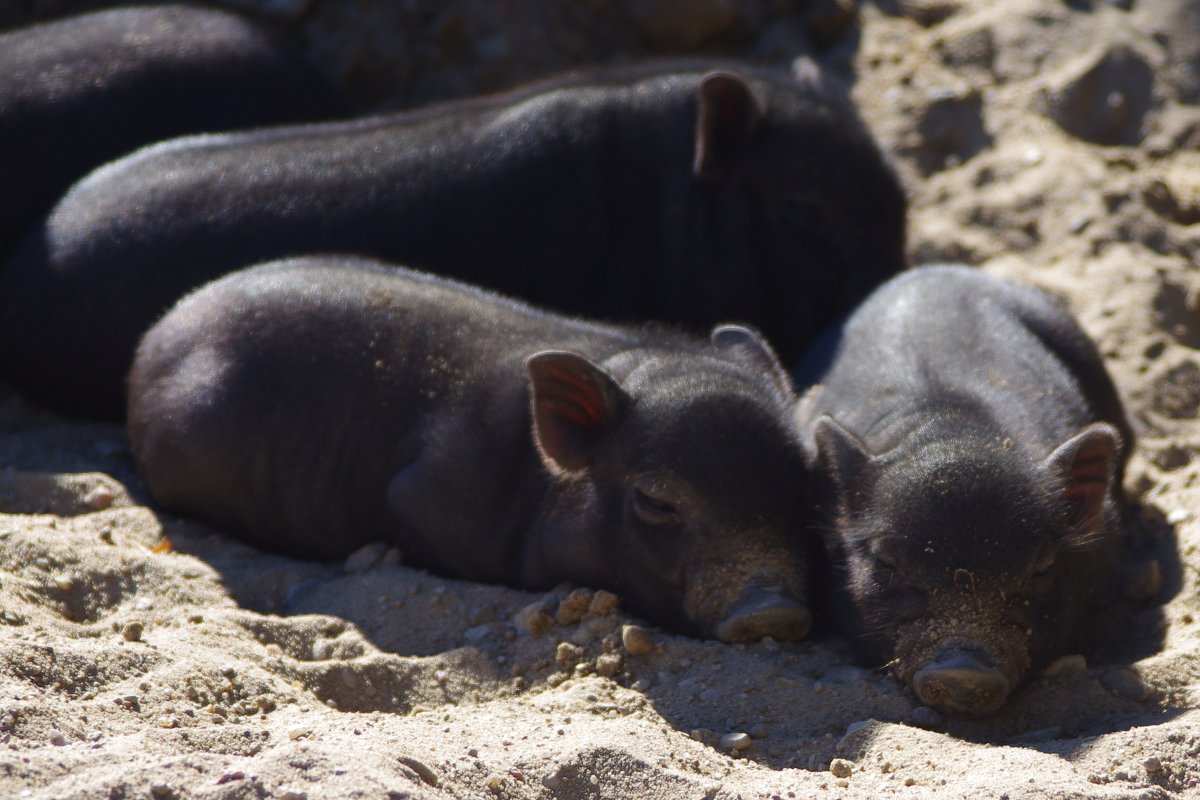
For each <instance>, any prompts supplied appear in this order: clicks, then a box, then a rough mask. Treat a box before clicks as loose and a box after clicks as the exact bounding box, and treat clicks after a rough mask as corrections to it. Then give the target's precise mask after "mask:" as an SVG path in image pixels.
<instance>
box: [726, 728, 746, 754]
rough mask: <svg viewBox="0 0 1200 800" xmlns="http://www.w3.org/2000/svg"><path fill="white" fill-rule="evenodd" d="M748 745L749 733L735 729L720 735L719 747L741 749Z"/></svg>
mask: <svg viewBox="0 0 1200 800" xmlns="http://www.w3.org/2000/svg"><path fill="white" fill-rule="evenodd" d="M749 746H750V734H748V733H742V732H741V731H737V732H734V733H727V734H725V735H724V736H722V737H721V749H723V750H736V751H739V752H740V751H742V750H745V749H746V748H747V747H749Z"/></svg>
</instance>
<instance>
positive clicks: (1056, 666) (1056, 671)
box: [1042, 653, 1087, 678]
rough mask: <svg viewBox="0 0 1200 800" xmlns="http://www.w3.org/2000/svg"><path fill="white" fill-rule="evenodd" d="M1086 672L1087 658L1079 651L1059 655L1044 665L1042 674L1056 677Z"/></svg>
mask: <svg viewBox="0 0 1200 800" xmlns="http://www.w3.org/2000/svg"><path fill="white" fill-rule="evenodd" d="M1085 672H1087V659H1086V658H1084V657H1083V656H1082V655H1080V654H1079V653H1072V654H1071V655H1066V656H1059V657H1058V658H1056V659H1054V660H1053V661H1051V662H1050V663H1049V664H1047V665H1046V668H1045V669H1043V670H1042V675H1043V676H1044V677H1047V678H1058V677H1067V676H1075V675H1082V674H1083V673H1085Z"/></svg>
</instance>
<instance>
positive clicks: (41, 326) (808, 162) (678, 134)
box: [0, 64, 905, 418]
mask: <svg viewBox="0 0 1200 800" xmlns="http://www.w3.org/2000/svg"><path fill="white" fill-rule="evenodd" d="M904 224H905V200H904V196H903V193H902V192H901V189H900V187H899V184H898V182H897V180H896V178H895V176H894V174H893V173H892V171H891V170H890V168H889V167H888V166H887V164H886V163H885V162H884V159H883V157H882V156H881V154H880V152H879V150H878V148H877V147H876V145H875V143H874V142H873V140H872V139H871V137H870V135H869V134H868V132H867V131H866V129H865V128H864V127H863V125H862V124H861V122H860V121H859V120H858V119H857V117H856V116H855V114H854V112H853V110H852V109H851V107H850V106H849V104H848V103H847V102H846V99H845V98H844V97H843V96H842V95H841V94H840V93H839V92H838V91H837V90H835V89H834V88H833V87H832V86H830V85H827V84H826V83H825V82H824V81H823V80H822V79H820V78H819V77H817V76H814V75H812V74H807V75H806V76H804V77H803V78H799V79H794V78H791V77H789V76H786V75H780V74H775V73H772V72H766V71H756V70H753V69H751V68H749V67H745V66H742V65H738V66H734V67H728V68H719V67H718V68H714V67H713V66H712V65H707V64H706V65H697V64H666V65H664V64H657V65H649V66H645V67H638V68H625V69H622V70H616V71H614V70H608V71H603V72H599V73H581V74H578V75H572V76H568V77H565V78H561V79H558V80H555V81H548V82H546V83H541V84H537V85H534V86H532V87H527V88H524V89H520V90H516V91H514V92H512V93H509V94H505V95H499V96H495V97H489V98H481V99H474V100H468V101H459V102H454V103H448V104H445V105H442V106H436V107H432V108H428V109H421V110H417V111H410V112H403V113H399V114H393V115H389V116H382V117H374V118H367V119H361V120H355V121H351V122H338V123H329V124H321V125H301V126H290V127H280V128H273V129H264V130H257V131H250V132H242V133H232V134H223V135H219V136H205V137H190V138H184V139H178V140H172V141H170V142H167V143H164V144H161V145H157V146H153V147H149V148H146V149H143V150H141V151H139V152H137V153H135V154H132V155H130V156H128V157H126V158H124V159H121V160H119V161H117V162H114V163H111V164H108V165H106V166H105V167H103V168H101V169H98V170H97V171H95V172H93V173H92V174H91V175H90V176H88V177H87V178H85V179H83V180H82V181H80V182H79V183H77V184H76V185H75V186H74V187H73V188H72V189H71V191H70V192H68V193H67V195H66V196H65V197H64V198H63V199H62V201H61V202H60V203H59V204H58V205H57V207H56V208H55V209H54V210H53V212H52V213H51V214H50V215H48V216H47V217H46V219H45V220H44V222H43V224H42V225H40V226H39V227H37V228H35V229H34V230H33V231H31V232H30V234H29V235H28V236H27V237H26V238H25V239H24V241H23V242H22V243H21V245H20V246H19V247H18V248H17V250H16V252H15V253H14V254H13V255H12V257H11V258H10V259H9V260H8V263H7V264H5V265H3V267H2V268H0V340H2V341H5V342H8V343H10V346H8V347H5V348H4V349H3V351H0V375H3V376H4V378H5V379H6V380H7V381H8V382H10V383H11V384H12V385H13V386H14V387H16V388H17V389H19V390H20V391H22V392H23V393H25V394H27V395H28V396H30V397H32V398H34V399H36V400H38V401H39V402H41V403H43V404H45V405H48V406H50V407H53V408H55V409H58V410H61V411H65V412H68V413H72V414H77V415H85V416H92V417H114V418H115V417H119V416H120V415H121V414H122V413H123V411H124V403H123V393H122V388H123V383H122V382H123V379H124V377H125V375H126V373H127V371H128V367H129V364H130V362H131V359H132V354H133V350H134V347H135V345H136V342H137V340H138V337H139V336H140V335H141V334H142V333H143V332H144V331H145V330H146V329H147V328H148V327H149V326H150V324H151V323H152V322H153V321H154V320H155V319H157V318H158V317H159V316H160V315H161V314H162V313H163V312H164V311H165V310H166V309H167V308H169V307H170V306H171V304H172V303H174V302H175V301H176V300H177V299H178V298H179V297H181V296H182V295H183V294H185V293H186V292H187V291H189V290H190V289H193V288H195V287H197V286H199V285H201V284H203V283H205V282H207V281H209V280H211V279H213V278H216V277H218V276H220V275H222V274H225V273H226V272H229V271H231V270H233V269H238V268H241V267H243V266H245V265H247V264H252V263H255V262H258V261H262V260H266V259H273V258H281V257H286V256H293V255H302V254H306V253H340V252H352V253H358V254H361V255H365V256H372V257H376V258H381V259H385V260H388V261H394V262H397V263H404V264H408V265H411V266H413V267H416V268H420V269H425V270H429V271H431V272H436V273H439V274H443V275H447V276H451V277H454V278H456V279H459V280H463V281H467V282H469V283H474V284H478V285H482V286H488V287H491V288H494V289H497V290H500V291H503V292H505V293H506V294H510V295H514V296H518V297H521V298H523V299H526V300H529V301H532V302H536V303H540V304H543V305H545V306H547V307H553V308H557V309H560V310H563V311H566V312H568V313H579V314H586V315H588V316H591V317H595V318H604V319H616V320H620V319H624V320H635V321H640V320H646V319H655V320H660V321H665V322H670V323H679V324H682V325H685V326H688V327H691V328H695V329H698V330H707V329H708V328H710V327H711V326H712V325H715V324H718V323H721V322H725V321H727V320H730V319H741V320H747V321H749V322H751V323H752V324H754V325H756V326H757V327H759V328H761V329H762V331H763V332H764V333H765V335H766V336H767V337H768V339H769V340H770V341H771V342H773V343H774V345H775V346H776V347H778V348H779V351H780V354H781V355H782V356H783V358H784V360H785V361H786V362H787V363H791V360H792V359H794V358H796V357H798V356H799V354H800V353H801V352H802V351H803V349H804V348H805V347H806V346H807V345H808V344H809V342H810V340H811V339H812V337H813V336H814V335H816V334H817V333H818V332H819V331H820V330H822V329H823V328H824V327H825V326H826V325H827V324H828V323H829V322H831V321H832V320H834V319H836V318H837V317H838V316H840V315H841V314H844V313H845V312H847V311H848V310H849V309H850V308H852V307H853V305H854V304H855V303H856V302H857V301H858V300H859V299H861V298H862V297H863V296H864V295H865V294H866V293H867V292H869V291H870V289H871V288H872V287H873V286H875V285H877V284H879V283H880V282H882V281H883V280H885V279H886V278H887V277H888V276H890V275H892V274H893V273H895V272H896V271H898V270H899V269H901V268H902V267H903V252H904Z"/></svg>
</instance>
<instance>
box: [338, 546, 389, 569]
mask: <svg viewBox="0 0 1200 800" xmlns="http://www.w3.org/2000/svg"><path fill="white" fill-rule="evenodd" d="M387 549H388V547H387V545H386V544H384V543H383V542H368V543H367V544H364V545H363V546H362V547H360V548H358V549H357V550H355V551H354V552H353V553H351V554H350V555H348V556H347V557H346V561H345V563H344V564H343V565H342V566H343V568H344V569H345V570H346V572H366V571H367V570H369V569H370V568H371V567H373V566H375V565H376V564H378V563H379V562H380V561H382V560H383V557H384V555H385V554H386V553H387Z"/></svg>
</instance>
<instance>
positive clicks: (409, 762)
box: [399, 756, 440, 789]
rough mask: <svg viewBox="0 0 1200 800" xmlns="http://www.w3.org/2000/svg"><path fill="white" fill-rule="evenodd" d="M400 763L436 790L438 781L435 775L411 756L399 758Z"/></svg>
mask: <svg viewBox="0 0 1200 800" xmlns="http://www.w3.org/2000/svg"><path fill="white" fill-rule="evenodd" d="M399 760H400V763H401V764H403V765H404V766H406V767H408V768H409V769H411V770H412V771H413V772H415V773H417V776H418V777H419V778H420V779H421V780H423V781H425V782H426V783H427V784H429V785H430V786H432V787H434V788H435V789H436V788H437V786H438V784H439V783H440V781H439V780H438V776H437V773H436V772H434V771H433V770H432V769H430V768H429V767H428V766H426V765H425V764H424V763H422V762H420V761H418V760H417V759H415V758H413V757H412V756H400V758H399Z"/></svg>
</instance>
